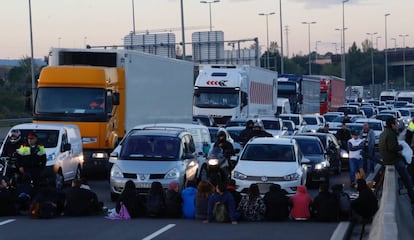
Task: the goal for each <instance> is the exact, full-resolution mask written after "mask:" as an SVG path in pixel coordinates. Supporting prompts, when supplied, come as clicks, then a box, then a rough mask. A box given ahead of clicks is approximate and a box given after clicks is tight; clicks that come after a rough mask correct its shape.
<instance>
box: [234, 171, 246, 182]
mask: <svg viewBox="0 0 414 240" xmlns="http://www.w3.org/2000/svg"><path fill="white" fill-rule="evenodd" d="M233 178H236V179H241V180H245V179H247V176H246V175H244V174H243V173H241V172H238V171H234V172H233Z"/></svg>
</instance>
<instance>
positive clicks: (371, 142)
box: [359, 123, 376, 173]
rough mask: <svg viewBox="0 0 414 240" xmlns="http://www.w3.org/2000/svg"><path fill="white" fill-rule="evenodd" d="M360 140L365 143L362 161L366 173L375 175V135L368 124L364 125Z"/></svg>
mask: <svg viewBox="0 0 414 240" xmlns="http://www.w3.org/2000/svg"><path fill="white" fill-rule="evenodd" d="M359 138H361V139H362V140H363V141H364V147H363V149H362V160H363V162H364V170H365V172H366V173H373V172H374V168H375V164H376V163H375V160H374V159H375V133H374V131H373V130H372V129H370V128H369V125H368V123H364V125H363V127H362V131H361V133H360V134H359Z"/></svg>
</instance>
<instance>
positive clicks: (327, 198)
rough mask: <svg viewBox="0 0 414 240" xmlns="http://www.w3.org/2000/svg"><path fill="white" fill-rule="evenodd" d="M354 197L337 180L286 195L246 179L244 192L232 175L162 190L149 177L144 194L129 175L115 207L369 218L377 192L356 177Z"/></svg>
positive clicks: (234, 215) (135, 211)
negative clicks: (356, 194)
mask: <svg viewBox="0 0 414 240" xmlns="http://www.w3.org/2000/svg"><path fill="white" fill-rule="evenodd" d="M357 190H358V192H359V197H358V198H356V199H355V200H352V201H351V199H350V197H349V195H348V194H347V193H345V192H344V191H343V186H342V185H341V184H337V185H334V186H332V191H331V190H329V188H328V186H327V185H326V184H321V185H320V188H319V194H318V195H317V196H316V197H315V198H312V197H311V196H310V195H309V194H308V193H307V189H306V187H305V186H299V187H298V191H297V193H296V194H295V195H293V196H291V197H289V196H288V194H287V192H286V191H285V190H283V189H282V188H281V186H280V185H278V184H272V185H271V186H270V187H269V191H268V192H267V193H265V194H264V196H262V195H261V194H260V191H259V187H258V185H257V184H251V186H250V188H249V190H248V193H247V194H241V193H239V192H238V191H236V189H235V182H234V180H229V183H228V184H227V185H225V184H221V183H219V184H217V186H213V185H212V184H211V183H210V182H208V181H200V182H199V183H198V185H196V183H195V182H193V181H188V182H187V183H186V186H185V188H183V190H182V191H181V193H180V191H179V186H178V182H175V181H173V182H171V183H170V184H169V187H168V189H167V190H166V191H164V190H163V188H162V185H161V183H160V182H153V183H152V186H151V189H150V191H149V193H148V195H147V196H146V197H142V196H141V197H140V196H139V195H137V194H136V192H135V184H134V183H133V181H128V182H127V183H126V185H125V190H124V191H123V193H122V194H121V195H120V197H119V199H118V201H117V206H116V210H117V212H119V210H120V208H121V204H125V206H126V209H127V210H128V212H129V214H130V216H131V217H132V218H134V217H140V216H142V217H166V218H187V219H198V220H202V221H203V222H204V223H209V222H231V223H233V224H237V223H238V221H284V220H289V219H291V220H316V221H327V222H332V221H349V220H355V221H359V220H362V219H372V217H373V216H374V214H375V213H376V211H377V209H378V202H377V198H376V196H375V195H374V193H373V192H372V190H371V189H370V188H369V187H368V186H367V184H366V182H365V180H364V179H359V180H358V186H357Z"/></svg>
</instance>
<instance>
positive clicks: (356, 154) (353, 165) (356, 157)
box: [348, 131, 364, 187]
mask: <svg viewBox="0 0 414 240" xmlns="http://www.w3.org/2000/svg"><path fill="white" fill-rule="evenodd" d="M363 146H364V141H363V140H362V139H360V138H359V134H358V132H357V131H353V132H352V138H351V139H349V140H348V152H349V177H350V180H351V186H352V187H354V186H355V174H356V173H357V172H359V173H360V174H361V172H362V171H363V169H364V162H363V160H362V148H363Z"/></svg>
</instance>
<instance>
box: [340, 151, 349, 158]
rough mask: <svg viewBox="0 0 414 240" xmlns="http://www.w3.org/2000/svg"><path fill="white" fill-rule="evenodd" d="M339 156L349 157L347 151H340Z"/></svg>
mask: <svg viewBox="0 0 414 240" xmlns="http://www.w3.org/2000/svg"><path fill="white" fill-rule="evenodd" d="M341 158H349V154H348V152H347V151H341Z"/></svg>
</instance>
